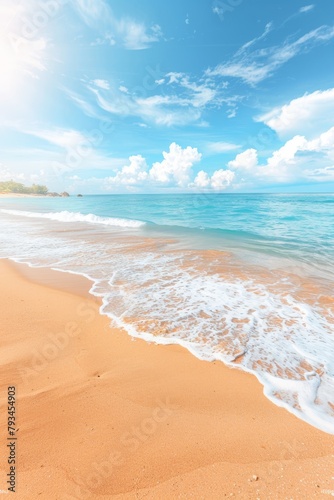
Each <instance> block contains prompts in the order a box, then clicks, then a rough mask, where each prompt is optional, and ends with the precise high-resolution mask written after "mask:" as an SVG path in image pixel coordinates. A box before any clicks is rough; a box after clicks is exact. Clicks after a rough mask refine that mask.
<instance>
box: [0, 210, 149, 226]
mask: <svg viewBox="0 0 334 500" xmlns="http://www.w3.org/2000/svg"><path fill="white" fill-rule="evenodd" d="M1 212H3V213H6V214H9V215H18V216H22V217H31V218H37V219H50V220H56V221H60V222H88V223H90V224H102V225H104V226H117V227H128V228H131V227H132V228H139V227H142V226H144V225H145V222H142V221H138V220H131V219H118V218H114V217H99V216H98V215H94V214H87V215H85V214H82V213H80V212H68V211H66V210H64V211H62V212H49V213H40V212H27V211H24V210H6V209H2V210H1Z"/></svg>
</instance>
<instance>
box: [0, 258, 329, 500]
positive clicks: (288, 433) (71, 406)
mask: <svg viewBox="0 0 334 500" xmlns="http://www.w3.org/2000/svg"><path fill="white" fill-rule="evenodd" d="M23 267H25V268H27V267H28V266H26V265H25V264H14V263H13V262H11V261H8V260H0V273H1V277H2V280H1V283H2V285H1V287H0V293H1V302H2V304H3V312H2V324H3V327H4V328H3V331H4V333H5V336H4V337H2V339H1V340H2V346H3V348H2V355H1V358H2V363H1V369H0V379H1V383H2V386H3V390H2V395H3V397H2V399H1V403H2V405H3V404H4V403H5V400H4V394H5V393H4V390H5V389H6V386H9V385H16V386H17V388H18V394H19V398H18V411H19V413H18V415H19V422H18V427H19V431H18V440H19V442H20V443H19V444H20V447H19V448H18V450H19V455H20V456H19V466H18V471H17V472H18V477H19V478H18V486H19V488H20V489H19V495H20V498H22V499H29V500H30V499H33V498H37V497H38V498H41V499H44V498H45V499H49V498H50V492H52V498H57V499H58V498H59V499H63V498H64V499H66V498H72V499H73V498H94V499H95V498H97V499H98V498H101V499H102V498H104V499H105V498H115V499H118V498H129V499H130V498H131V499H132V498H133V499H134V498H144V497H145V498H152V499H153V498H166V499H167V498H175V497H179V498H189V496H188V495H189V494H192V495H193V496H194V498H217V499H218V498H223V497H224V495H226V496H227V497H228V496H231V495H232V496H233V495H234V496H236V497H237V498H261V499H265V498H277V499H278V498H280V499H282V498H291V497H293V498H294V499H296V498H313V497H314V498H315V497H317V496H319V494H321V493H322V491H325V490H327V491H329V490H333V491H334V485H333V484H332V483H333V480H332V471H333V466H334V457H333V454H332V453H333V451H332V450H333V448H334V436H331V435H329V434H325V433H324V432H322V431H320V430H318V429H315V428H313V427H311V426H310V425H309V424H306V423H305V422H303V421H301V420H299V419H297V417H295V416H294V415H292V414H291V413H288V412H287V411H286V410H284V409H282V408H279V407H277V406H275V405H274V404H273V403H271V402H270V401H269V400H268V399H267V398H265V396H264V395H263V388H262V386H261V385H260V383H259V382H258V381H257V379H256V378H255V376H252V375H250V374H248V373H245V372H242V371H239V370H232V369H230V368H227V367H226V366H224V365H223V364H222V363H219V362H212V363H209V362H205V361H200V360H198V359H197V358H195V357H194V356H192V355H191V354H190V353H189V352H188V351H186V350H185V349H183V348H182V347H180V346H177V345H170V346H161V345H156V344H149V343H146V342H145V341H143V340H139V339H136V340H133V339H131V337H129V335H128V334H127V333H126V332H124V331H120V330H118V329H115V328H111V327H110V326H109V320H108V318H107V317H105V316H101V315H100V314H99V307H100V305H101V304H100V301H99V300H98V299H97V298H94V297H93V296H91V295H90V296H88V289H89V288H90V282H89V281H88V280H86V279H85V278H82V279H80V280H79V281H78V280H77V281H76V277H75V276H74V275H71V274H67V273H61V272H57V271H51V270H50V271H47V272H46V271H45V269H43V271H42V270H41V269H39V270H38V269H34V268H29V272H24V273H22V268H23ZM38 272H39V275H38ZM42 273H43V276H41V274H42ZM41 280H42V281H43V282H42V283H41ZM85 283H86V289H84V287H85ZM3 411H5V409H3ZM3 432H4V431H3V430H2V436H1V437H2V442H4V436H3ZM78 456H79V457H80V458H79V459H78V458H77V457H78ZM5 465H6V464H4V463H3V462H2V463H1V483H0V489H1V488H2V489H4V487H3V485H4V484H5V481H4V471H5V470H6V467H5V468H4V466H5ZM323 494H324V493H323Z"/></svg>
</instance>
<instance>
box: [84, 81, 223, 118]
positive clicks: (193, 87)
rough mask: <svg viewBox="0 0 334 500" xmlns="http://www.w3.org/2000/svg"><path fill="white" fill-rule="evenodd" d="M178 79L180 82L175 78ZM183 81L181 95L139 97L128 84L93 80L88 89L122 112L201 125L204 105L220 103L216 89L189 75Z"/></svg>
mask: <svg viewBox="0 0 334 500" xmlns="http://www.w3.org/2000/svg"><path fill="white" fill-rule="evenodd" d="M170 78H171V77H170ZM175 83H177V84H178V83H179V82H178V81H176V80H175ZM180 85H181V88H182V93H181V95H176V94H169V95H159V94H156V95H152V96H149V97H139V96H137V95H136V94H135V93H131V92H130V90H129V89H127V88H126V87H124V86H121V87H119V88H116V87H114V86H113V87H110V89H109V90H108V91H106V90H105V89H101V87H100V86H97V85H94V84H93V85H92V84H89V85H88V89H89V90H90V91H91V92H92V93H93V94H94V95H95V96H96V100H97V103H98V105H99V106H100V107H101V108H102V109H104V110H105V111H108V112H109V113H112V114H115V115H118V116H136V117H139V118H141V119H142V120H143V121H146V122H151V123H155V124H157V125H165V126H172V125H186V124H188V123H196V122H197V125H199V124H200V123H199V120H200V118H201V116H202V112H203V109H205V108H206V107H207V106H209V105H215V103H216V105H219V104H218V103H219V99H218V98H217V96H216V91H215V90H214V89H211V88H210V87H207V86H205V85H204V84H200V85H198V84H196V83H192V82H190V81H189V79H188V78H186V77H182V81H181V83H180ZM125 89H126V91H125Z"/></svg>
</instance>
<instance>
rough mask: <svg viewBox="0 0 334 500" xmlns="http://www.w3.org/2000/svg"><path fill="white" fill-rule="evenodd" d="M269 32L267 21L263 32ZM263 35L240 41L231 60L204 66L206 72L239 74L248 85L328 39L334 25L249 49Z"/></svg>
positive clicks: (237, 76) (236, 76) (333, 32)
mask: <svg viewBox="0 0 334 500" xmlns="http://www.w3.org/2000/svg"><path fill="white" fill-rule="evenodd" d="M268 32H269V28H268V25H267V27H266V30H265V32H264V33H265V34H267V33H268ZM262 36H263V35H261V36H260V37H258V38H256V39H254V40H251V41H250V42H248V43H246V44H245V45H243V46H242V47H241V49H239V50H238V51H237V53H236V54H235V55H234V57H233V58H232V60H231V61H229V62H227V63H223V64H219V65H218V66H216V67H215V68H214V69H209V70H207V72H206V74H207V75H208V76H222V77H232V78H239V79H241V80H242V81H244V82H245V83H247V84H248V85H251V86H255V85H256V84H257V83H259V82H261V81H262V80H265V79H266V78H269V77H270V76H272V75H273V73H274V72H275V71H276V70H277V69H279V68H280V67H281V66H282V65H283V64H285V63H286V62H288V61H289V60H291V59H293V58H294V57H296V56H297V55H299V54H301V53H303V52H306V51H308V50H311V49H312V48H313V47H314V46H316V45H319V44H321V43H324V42H326V41H328V40H331V39H332V38H333V37H334V27H333V26H320V27H319V28H317V29H315V30H313V31H310V32H308V33H306V34H305V35H303V36H301V37H299V38H298V39H297V40H295V41H294V42H291V41H290V38H288V39H287V40H286V41H285V42H284V44H283V45H280V46H271V47H267V48H262V49H259V50H255V51H253V52H250V51H249V50H248V49H249V47H250V46H252V45H253V44H254V43H255V42H256V41H257V40H259V39H261V38H262Z"/></svg>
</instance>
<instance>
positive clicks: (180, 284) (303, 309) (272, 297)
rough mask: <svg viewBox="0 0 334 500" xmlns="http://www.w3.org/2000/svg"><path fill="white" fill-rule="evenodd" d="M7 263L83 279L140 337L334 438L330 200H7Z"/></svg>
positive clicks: (1, 206) (1, 220)
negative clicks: (230, 376)
mask: <svg viewBox="0 0 334 500" xmlns="http://www.w3.org/2000/svg"><path fill="white" fill-rule="evenodd" d="M0 224H1V234H0V257H10V258H13V259H15V260H19V261H23V262H27V263H30V265H34V266H47V267H53V268H57V269H61V270H64V271H70V272H75V273H79V274H83V275H85V276H87V277H89V278H90V279H91V280H92V283H93V285H92V290H91V291H92V293H93V294H95V295H98V296H100V297H101V298H102V299H103V307H102V310H101V312H102V313H104V314H107V315H108V316H109V317H110V318H111V320H112V321H113V322H114V323H116V324H117V325H119V326H122V327H123V328H125V330H127V332H128V333H129V334H131V335H133V336H139V337H142V338H145V339H147V340H148V341H152V340H153V341H156V342H159V343H179V344H181V345H184V346H185V347H186V348H188V349H189V350H190V351H191V352H192V353H193V354H194V355H196V356H198V357H201V358H203V359H206V360H213V359H218V360H221V361H223V362H224V363H226V364H228V365H230V366H235V367H237V368H240V369H244V370H246V371H250V372H252V373H254V374H255V375H256V376H257V377H258V379H259V380H260V381H261V382H262V383H263V385H264V390H265V394H266V395H267V396H268V397H269V398H270V399H271V400H273V401H274V402H275V403H276V404H278V405H281V406H285V407H286V408H287V409H288V410H289V411H292V412H293V413H295V414H296V415H297V416H299V417H300V418H303V419H304V420H306V421H308V422H309V423H311V424H312V425H315V426H317V427H319V428H321V429H323V430H325V431H327V432H331V433H334V297H333V289H334V288H333V285H334V195H332V194H324V195H319V194H316V195H315V194H314V195H312V194H298V195H297V194H296V195H265V194H228V195H227V194H185V195H176V194H173V195H108V196H84V197H83V198H78V197H70V198H26V199H24V198H20V199H14V198H13V199H9V198H6V199H0Z"/></svg>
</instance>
